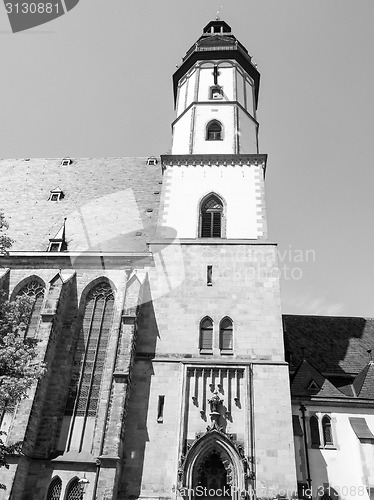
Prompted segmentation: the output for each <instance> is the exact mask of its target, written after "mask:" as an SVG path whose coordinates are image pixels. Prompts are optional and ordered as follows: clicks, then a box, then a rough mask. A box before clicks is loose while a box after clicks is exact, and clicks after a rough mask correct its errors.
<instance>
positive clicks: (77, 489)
mask: <svg viewBox="0 0 374 500" xmlns="http://www.w3.org/2000/svg"><path fill="white" fill-rule="evenodd" d="M66 500H83V490H82V487H81V485H80V484H79V481H78V478H77V477H75V478H74V479H73V480H72V481H71V483H70V484H69V486H68V489H67V492H66Z"/></svg>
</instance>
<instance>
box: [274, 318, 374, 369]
mask: <svg viewBox="0 0 374 500" xmlns="http://www.w3.org/2000/svg"><path fill="white" fill-rule="evenodd" d="M283 323H284V336H285V350H286V356H287V359H288V361H289V362H290V368H291V370H295V369H296V368H297V366H298V365H299V364H300V363H301V361H302V360H303V358H305V359H307V360H308V361H310V362H311V363H312V364H313V366H314V367H315V368H316V369H317V370H318V371H320V372H322V373H324V374H325V373H335V374H342V375H343V374H357V373H359V372H360V371H361V370H362V369H363V367H364V366H365V365H366V364H367V362H368V353H367V351H368V350H369V349H374V319H368V318H350V317H339V316H292V315H284V316H283Z"/></svg>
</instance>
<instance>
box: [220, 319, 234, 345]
mask: <svg viewBox="0 0 374 500" xmlns="http://www.w3.org/2000/svg"><path fill="white" fill-rule="evenodd" d="M219 344H220V346H219V347H220V349H221V352H224V351H226V352H231V351H232V350H233V324H232V321H231V319H230V318H224V319H223V320H222V321H221V324H220V328H219Z"/></svg>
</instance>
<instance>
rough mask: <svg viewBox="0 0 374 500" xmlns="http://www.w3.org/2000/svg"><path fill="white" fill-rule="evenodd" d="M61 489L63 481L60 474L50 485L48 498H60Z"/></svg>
mask: <svg viewBox="0 0 374 500" xmlns="http://www.w3.org/2000/svg"><path fill="white" fill-rule="evenodd" d="M61 490H62V481H61V479H60V478H59V477H58V476H56V477H54V478H53V479H52V481H51V484H50V485H49V488H48V493H47V498H46V500H60V495H61Z"/></svg>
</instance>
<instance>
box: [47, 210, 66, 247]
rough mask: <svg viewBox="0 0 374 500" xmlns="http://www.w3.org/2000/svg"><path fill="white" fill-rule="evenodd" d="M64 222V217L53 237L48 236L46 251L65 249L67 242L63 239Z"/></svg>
mask: <svg viewBox="0 0 374 500" xmlns="http://www.w3.org/2000/svg"><path fill="white" fill-rule="evenodd" d="M65 224H66V218H65V219H64V223H63V224H62V226H61V228H60V229H59V231H58V232H57V234H56V236H55V237H54V238H49V244H48V249H47V252H64V251H65V250H66V249H67V243H66V240H65Z"/></svg>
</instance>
